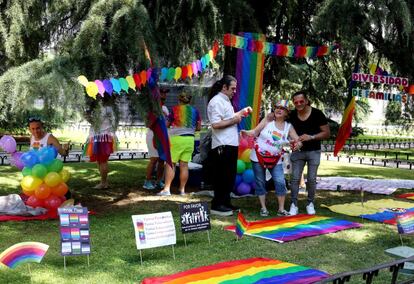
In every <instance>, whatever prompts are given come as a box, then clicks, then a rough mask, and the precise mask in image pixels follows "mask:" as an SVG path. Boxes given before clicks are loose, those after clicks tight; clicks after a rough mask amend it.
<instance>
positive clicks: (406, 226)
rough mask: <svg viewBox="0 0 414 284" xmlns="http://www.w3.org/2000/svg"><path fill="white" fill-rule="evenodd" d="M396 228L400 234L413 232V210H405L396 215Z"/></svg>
mask: <svg viewBox="0 0 414 284" xmlns="http://www.w3.org/2000/svg"><path fill="white" fill-rule="evenodd" d="M397 228H398V233H400V234H411V233H414V212H407V213H404V214H401V215H398V216H397Z"/></svg>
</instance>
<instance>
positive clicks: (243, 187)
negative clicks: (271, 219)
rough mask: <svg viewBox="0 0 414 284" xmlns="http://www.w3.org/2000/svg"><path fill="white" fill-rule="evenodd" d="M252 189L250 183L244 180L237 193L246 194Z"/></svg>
mask: <svg viewBox="0 0 414 284" xmlns="http://www.w3.org/2000/svg"><path fill="white" fill-rule="evenodd" d="M250 190H251V187H250V184H248V183H245V182H242V183H240V184H239V186H238V187H237V193H238V194H239V195H246V194H249V193H250Z"/></svg>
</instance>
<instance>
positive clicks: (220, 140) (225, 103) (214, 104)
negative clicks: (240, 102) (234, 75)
mask: <svg viewBox="0 0 414 284" xmlns="http://www.w3.org/2000/svg"><path fill="white" fill-rule="evenodd" d="M207 115H208V120H209V121H210V123H211V124H213V123H217V122H220V121H222V120H229V119H232V118H233V117H234V109H233V106H232V105H231V102H230V99H229V97H228V96H226V95H225V94H223V93H221V92H220V93H218V94H217V95H215V96H214V97H213V98H212V99H211V100H210V102H209V103H208V106H207ZM211 137H212V142H211V148H212V149H214V148H216V147H218V146H222V145H230V146H239V135H238V131H237V124H233V125H231V126H228V127H226V128H222V129H214V128H212V135H211Z"/></svg>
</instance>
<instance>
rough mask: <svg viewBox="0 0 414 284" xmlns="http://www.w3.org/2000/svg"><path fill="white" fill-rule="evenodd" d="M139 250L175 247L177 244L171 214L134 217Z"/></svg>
mask: <svg viewBox="0 0 414 284" xmlns="http://www.w3.org/2000/svg"><path fill="white" fill-rule="evenodd" d="M132 223H133V225H134V230H135V240H136V243H137V249H146V248H153V247H161V246H168V245H174V244H176V242H177V238H176V234H175V224H174V220H173V217H172V213H171V212H161V213H154V214H145V215H133V216H132Z"/></svg>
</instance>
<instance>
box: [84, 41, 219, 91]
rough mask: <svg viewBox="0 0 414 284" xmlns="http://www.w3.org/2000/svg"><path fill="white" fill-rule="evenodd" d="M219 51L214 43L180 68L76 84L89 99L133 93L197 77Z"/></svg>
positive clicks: (150, 69)
mask: <svg viewBox="0 0 414 284" xmlns="http://www.w3.org/2000/svg"><path fill="white" fill-rule="evenodd" d="M218 50H219V46H218V42H217V41H215V42H214V44H213V48H212V49H211V50H209V52H208V53H207V54H205V55H204V56H203V57H201V58H200V59H199V60H195V61H194V62H192V63H190V64H188V65H185V66H181V67H176V68H174V67H170V68H167V67H163V68H149V69H148V70H142V71H141V72H139V73H135V74H133V75H132V76H131V75H128V76H126V77H125V78H118V79H116V78H111V79H105V80H95V81H89V80H88V79H87V78H86V77H85V76H84V75H80V76H79V77H78V82H79V83H80V84H81V85H82V86H84V87H85V88H86V93H87V94H88V96H90V97H91V98H94V99H96V96H97V95H98V94H99V95H100V96H101V97H103V96H104V94H105V93H107V94H108V95H110V96H112V93H113V92H115V93H116V94H118V95H119V94H120V93H121V91H124V92H126V93H128V90H129V89H132V90H134V91H135V89H136V88H137V87H138V89H141V87H142V86H145V85H146V84H147V83H148V84H149V86H150V87H152V86H153V85H155V83H156V82H157V81H158V80H161V81H165V80H167V81H171V80H173V79H174V80H175V81H178V80H179V79H180V78H181V79H182V80H185V79H187V78H190V79H191V77H192V76H193V75H194V76H198V73H201V72H203V70H204V69H206V68H207V67H208V66H209V64H210V63H211V62H212V61H213V59H214V58H215V57H216V55H217V52H218Z"/></svg>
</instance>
